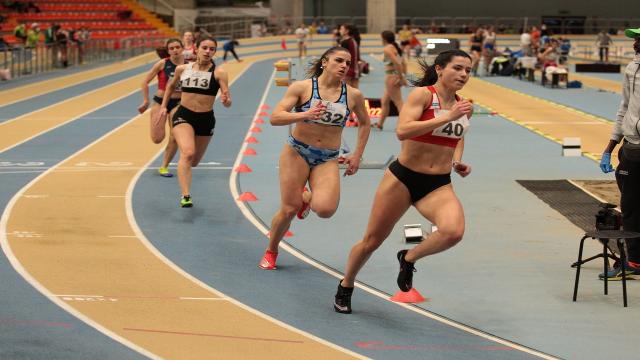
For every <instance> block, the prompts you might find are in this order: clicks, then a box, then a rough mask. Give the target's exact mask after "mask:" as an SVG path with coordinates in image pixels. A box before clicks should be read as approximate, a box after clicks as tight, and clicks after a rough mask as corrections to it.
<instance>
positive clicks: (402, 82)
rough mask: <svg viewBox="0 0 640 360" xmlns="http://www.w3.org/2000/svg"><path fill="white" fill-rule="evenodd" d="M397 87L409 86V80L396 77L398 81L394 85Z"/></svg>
mask: <svg viewBox="0 0 640 360" xmlns="http://www.w3.org/2000/svg"><path fill="white" fill-rule="evenodd" d="M394 84H395V85H396V86H407V85H409V83H408V82H407V78H405V77H404V76H396V81H395V83H394Z"/></svg>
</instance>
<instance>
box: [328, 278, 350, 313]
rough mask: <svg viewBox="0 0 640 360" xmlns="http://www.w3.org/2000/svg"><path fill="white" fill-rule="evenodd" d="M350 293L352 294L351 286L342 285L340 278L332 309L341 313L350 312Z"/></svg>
mask: <svg viewBox="0 0 640 360" xmlns="http://www.w3.org/2000/svg"><path fill="white" fill-rule="evenodd" d="M351 294H353V288H347V287H343V286H342V280H340V282H339V283H338V292H336V299H335V301H334V302H333V309H334V310H335V311H336V312H339V313H341V314H351Z"/></svg>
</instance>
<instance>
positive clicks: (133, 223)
mask: <svg viewBox="0 0 640 360" xmlns="http://www.w3.org/2000/svg"><path fill="white" fill-rule="evenodd" d="M248 69H249V67H246V68H245V69H244V70H243V71H242V72H241V73H240V74H238V76H237V77H236V78H234V81H232V82H231V83H232V84H233V82H235V80H236V79H239V78H240V76H241V75H242V74H243V73H244V72H245V71H247V70H248ZM274 76H275V70H274V72H273V74H272V75H271V78H270V79H269V82H268V83H267V88H266V89H265V93H264V95H263V96H262V100H261V103H260V105H262V104H263V103H264V100H265V98H266V96H267V90H268V89H269V87H270V86H271V83H272V82H273V79H274ZM260 111H261V110H260V106H258V111H256V113H255V115H254V117H253V118H252V119H251V126H253V119H255V117H256V116H257V114H258V112H260ZM243 149H244V145H243ZM163 151H164V149H161V150H160V151H158V153H157V154H156V156H154V157H153V158H152V159H151V160H149V162H148V163H147V164H146V165H147V166H149V165H150V164H151V163H152V162H153V161H155V158H156V157H158V156H159V155H160V154H161V153H162V152H163ZM240 153H242V151H241V152H240ZM143 172H144V169H141V170H140V171H139V172H138V173H137V174H136V175H135V176H134V178H133V179H132V180H131V182H130V183H129V188H128V189H127V201H126V211H127V218H128V219H129V223H130V225H131V227H132V228H133V230H134V232H135V233H136V234H137V235H138V237H139V238H140V241H141V242H142V244H143V245H144V246H146V247H147V249H149V251H150V252H151V253H152V254H154V255H155V256H156V257H157V258H158V259H160V260H161V261H162V262H164V263H165V264H166V265H167V266H169V267H170V268H171V269H173V270H174V271H176V272H177V273H179V274H181V275H182V276H184V277H185V278H187V279H189V280H191V281H192V282H194V283H195V284H197V285H199V286H200V287H202V288H203V289H205V290H207V291H209V292H211V293H212V294H214V295H216V296H217V297H224V298H227V299H229V302H230V303H232V304H234V305H236V306H238V307H240V308H242V309H243V310H245V311H247V312H249V313H251V314H253V315H256V316H258V317H260V318H263V319H265V320H267V321H270V322H272V323H274V324H276V325H278V326H281V327H283V328H285V329H287V330H289V331H292V332H295V333H297V334H300V335H302V336H305V337H307V338H309V339H312V340H315V341H317V342H319V343H322V344H323V345H326V346H328V347H330V348H332V349H335V350H338V351H342V352H344V353H347V354H349V355H351V356H354V357H356V358H358V359H368V358H367V357H364V356H362V355H360V354H357V353H355V352H353V351H351V350H348V349H344V348H342V347H340V346H338V345H336V344H333V343H331V342H328V341H326V340H324V339H321V338H319V337H317V336H315V335H313V334H310V333H308V332H306V331H303V330H300V329H297V328H295V327H293V326H291V325H289V324H287V323H284V322H282V321H280V320H278V319H276V318H273V317H271V316H269V315H267V314H265V313H263V312H261V311H258V310H256V309H254V308H252V307H250V306H248V305H246V304H244V303H241V302H240V301H238V300H236V299H233V298H232V297H229V296H227V295H226V294H224V293H222V292H221V291H219V290H217V289H215V288H213V287H211V286H209V285H208V284H207V283H205V282H203V281H201V280H200V279H198V278H196V277H195V276H193V275H191V274H190V273H188V272H186V271H185V270H183V269H182V268H180V267H179V266H178V265H176V264H175V263H174V262H172V261H171V260H170V259H169V258H167V257H166V256H164V254H163V253H162V252H160V251H159V250H158V249H157V248H156V247H155V246H153V244H152V243H151V242H150V241H149V239H147V237H146V236H145V235H144V233H143V232H142V230H141V229H140V227H139V226H138V223H137V222H136V218H135V214H134V213H133V190H134V188H135V185H136V183H137V182H138V179H139V178H140V176H141V175H142V173H143ZM232 173H233V172H232Z"/></svg>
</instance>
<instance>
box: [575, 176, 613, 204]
mask: <svg viewBox="0 0 640 360" xmlns="http://www.w3.org/2000/svg"><path fill="white" fill-rule="evenodd" d="M567 181H568V182H569V183H570V184H571V185H573V186H575V187H577V188H578V189H580V190H582V191H584V192H585V193H586V194H587V195H589V196H591V197H592V198H594V199H596V200H598V201H600V202H601V203H606V202H607V201H605V200H604V199H603V198H601V197H600V196H598V195H596V194H594V193H593V192H591V191H589V190H588V189H587V188H585V187H584V186H582V185H580V184H578V183H577V182H575V181H574V180H569V179H567ZM619 208H620V207H617V209H619Z"/></svg>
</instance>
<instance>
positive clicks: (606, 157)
mask: <svg viewBox="0 0 640 360" xmlns="http://www.w3.org/2000/svg"><path fill="white" fill-rule="evenodd" d="M624 34H625V35H626V36H627V37H630V38H633V39H635V41H634V43H633V50H634V51H635V57H634V59H633V61H632V62H631V63H629V65H627V68H626V69H625V71H624V79H623V80H622V101H621V102H620V107H619V108H618V114H617V120H616V123H615V125H614V126H613V130H612V131H611V139H610V140H609V143H608V144H607V146H606V147H605V149H604V151H603V153H602V158H601V160H600V169H601V170H602V172H604V173H609V172H612V171H614V170H615V172H616V183H617V184H618V189H620V209H621V210H622V226H623V228H624V230H625V231H635V232H640V76H638V75H639V73H640V28H637V29H627V30H625V32H624ZM621 140H622V146H621V147H620V150H618V161H619V164H618V167H617V168H616V169H614V168H613V166H611V152H612V151H613V150H614V149H615V147H616V145H618V144H619V143H620V141H621ZM627 251H628V254H627V259H628V261H627V264H617V266H614V267H613V268H612V269H611V270H609V271H607V272H606V273H602V274H600V278H601V279H604V278H605V277H606V278H607V279H608V280H621V279H622V272H623V269H624V271H625V272H626V276H627V279H637V280H640V239H639V238H635V239H629V240H627Z"/></svg>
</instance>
